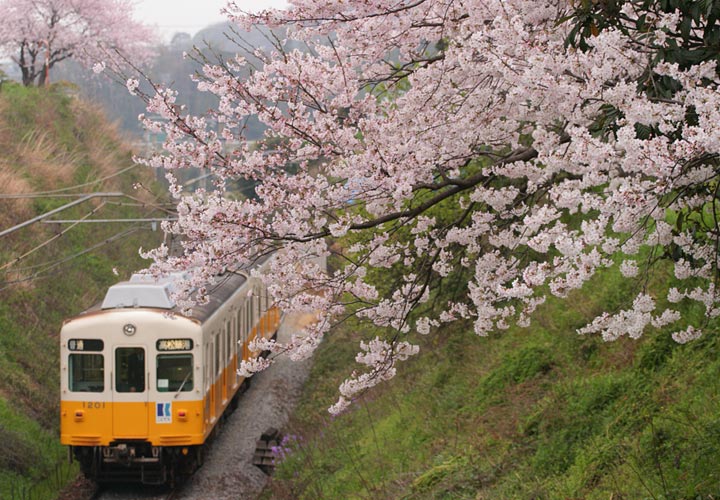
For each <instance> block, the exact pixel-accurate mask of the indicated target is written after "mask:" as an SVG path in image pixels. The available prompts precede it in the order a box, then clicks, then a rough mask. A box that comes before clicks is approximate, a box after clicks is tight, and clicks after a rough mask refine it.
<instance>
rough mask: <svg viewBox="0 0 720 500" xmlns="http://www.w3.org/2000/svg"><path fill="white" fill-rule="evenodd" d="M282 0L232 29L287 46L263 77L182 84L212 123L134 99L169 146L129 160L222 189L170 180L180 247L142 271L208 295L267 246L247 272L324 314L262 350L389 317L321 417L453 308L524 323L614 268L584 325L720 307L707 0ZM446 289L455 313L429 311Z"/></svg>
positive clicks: (481, 330) (633, 323) (307, 347)
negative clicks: (325, 267)
mask: <svg viewBox="0 0 720 500" xmlns="http://www.w3.org/2000/svg"><path fill="white" fill-rule="evenodd" d="M291 3H292V8H291V9H290V10H288V11H279V12H266V13H263V14H261V15H255V16H253V15H248V14H244V13H242V12H240V11H239V10H238V9H237V7H235V6H234V5H232V4H231V7H230V11H231V19H232V20H234V21H235V22H236V23H237V24H238V26H239V27H240V28H242V29H247V30H249V29H251V27H252V25H253V24H254V23H262V24H265V25H269V26H270V27H281V26H282V27H285V28H287V29H288V30H289V38H290V39H294V40H296V41H301V42H302V43H303V44H304V47H305V48H304V49H302V50H301V49H298V48H290V47H298V46H297V45H294V46H290V45H289V42H288V41H280V40H276V47H275V50H274V51H272V52H270V53H266V54H259V53H258V54H256V56H258V57H261V62H260V63H258V62H256V61H252V62H249V61H247V60H246V59H244V58H243V57H237V58H235V59H234V60H228V61H222V62H220V63H219V64H215V65H210V64H208V65H206V66H205V67H204V68H203V75H201V76H200V77H199V78H198V81H199V83H198V87H199V88H200V89H201V90H204V91H208V92H212V93H213V94H215V95H216V96H217V97H218V99H219V102H220V104H219V106H218V108H217V110H214V111H213V113H212V116H213V118H214V119H215V120H217V122H218V123H219V124H220V125H221V129H220V132H216V131H214V130H213V129H211V128H209V127H208V126H207V121H206V119H205V118H202V117H193V116H185V115H184V114H183V111H182V109H181V108H179V107H177V106H175V105H174V103H175V99H176V94H175V93H174V92H173V91H172V90H170V89H164V88H157V87H156V90H157V92H156V93H155V94H154V95H148V96H146V98H147V101H148V104H149V106H148V109H149V110H150V111H151V112H153V113H156V114H158V115H160V116H161V117H162V119H163V121H161V122H151V121H149V120H147V121H146V126H148V127H150V128H155V129H158V130H160V129H162V130H164V131H165V132H166V133H167V141H166V143H165V153H164V154H161V155H157V156H155V157H153V158H150V159H148V160H145V162H146V163H147V164H149V165H153V166H158V167H165V168H170V169H178V168H185V167H190V166H193V167H201V168H206V169H208V170H209V171H210V172H212V173H213V174H214V175H215V178H216V189H215V190H214V191H212V192H199V193H196V194H194V195H192V196H186V195H183V194H182V189H181V186H179V185H177V184H174V185H173V192H174V194H175V195H176V196H177V198H178V208H179V215H180V219H179V221H178V222H177V223H175V224H172V225H168V226H167V229H168V230H170V231H172V232H175V233H178V234H181V235H182V236H183V237H184V239H185V241H184V253H183V255H181V256H171V255H169V253H168V251H167V249H166V248H160V249H157V250H155V251H152V252H150V255H151V256H153V257H154V258H155V259H156V261H157V262H156V265H155V267H154V269H155V272H166V271H169V270H171V269H174V268H183V269H188V268H189V269H191V271H192V276H193V278H192V280H191V281H190V282H189V283H187V290H188V291H189V290H190V289H191V288H192V287H194V286H197V287H200V295H199V300H202V296H203V294H204V293H205V292H206V290H207V288H202V287H204V286H206V284H207V283H208V282H212V281H213V280H214V279H216V278H215V275H216V274H217V273H218V272H219V271H221V270H222V269H223V268H225V267H226V266H237V265H249V264H250V263H252V262H253V261H254V260H255V259H257V258H258V257H259V256H261V255H263V254H267V253H269V252H275V251H277V253H276V259H275V265H274V267H273V271H272V272H271V273H270V274H269V275H268V276H265V277H264V279H265V280H266V281H267V282H268V284H269V286H270V289H271V291H272V292H273V294H274V296H275V297H277V298H278V300H279V301H280V303H281V304H280V305H281V307H282V308H284V309H286V310H304V311H313V312H314V311H319V312H320V313H321V316H322V318H323V321H321V322H320V323H318V324H317V325H314V326H313V327H311V328H309V329H308V330H307V331H306V332H305V335H301V336H297V337H295V338H293V339H292V340H291V341H290V342H289V343H288V344H285V345H279V344H268V345H262V346H258V347H261V348H264V349H271V350H273V351H274V352H281V351H285V350H287V351H289V352H290V353H291V355H292V356H294V357H302V356H305V355H307V354H308V353H310V352H312V350H313V348H314V347H316V346H317V345H318V343H319V342H320V340H321V338H322V336H323V335H324V334H325V333H326V332H327V331H328V330H329V327H330V324H331V323H332V321H333V320H336V319H338V318H341V317H342V316H343V315H346V314H356V315H358V316H361V317H365V318H367V319H369V320H371V321H373V322H374V323H376V324H377V325H380V326H385V327H387V328H388V332H389V333H388V336H387V338H385V339H376V340H375V341H373V342H369V343H362V344H361V345H360V347H361V353H360V354H358V356H357V358H356V359H357V361H358V362H360V363H361V364H365V365H367V366H368V369H367V371H365V372H362V373H355V372H354V373H353V375H352V376H351V377H350V378H349V379H348V380H347V381H346V382H345V383H344V384H343V385H342V386H341V388H340V392H341V397H340V399H339V401H338V403H337V404H336V405H335V406H334V407H333V408H332V411H341V410H342V409H343V408H345V407H346V406H347V405H348V404H349V401H351V400H352V398H354V397H355V396H356V395H357V394H358V393H359V392H361V391H363V390H365V389H367V388H368V387H371V386H372V385H374V384H375V383H377V382H378V381H380V380H384V379H387V378H388V377H391V376H393V374H394V371H395V363H396V361H397V360H399V359H404V358H406V357H407V356H410V355H412V354H414V353H415V352H417V347H415V346H413V345H412V344H411V343H410V342H408V339H409V338H410V337H411V336H412V335H413V333H420V334H426V333H428V332H429V331H430V330H431V328H433V327H438V326H440V325H442V324H443V323H447V322H451V321H454V320H457V319H459V318H472V319H473V320H474V325H475V331H476V333H477V334H478V335H486V334H487V333H489V332H491V331H494V330H498V329H503V328H506V327H507V326H508V325H509V324H510V323H511V322H517V323H519V324H521V325H527V324H529V322H530V315H531V313H532V312H533V311H534V310H535V308H536V307H537V306H538V305H539V304H540V303H542V302H543V301H544V299H545V297H546V296H547V295H548V294H554V295H556V296H560V297H566V296H567V295H568V293H569V292H570V291H572V290H576V289H579V288H581V287H582V286H583V284H584V283H586V282H587V281H588V279H590V278H591V277H592V276H593V275H594V274H595V273H597V272H598V271H600V270H602V269H605V268H609V267H613V266H618V267H619V268H620V270H621V272H622V273H623V275H625V276H626V277H627V278H628V279H632V280H635V281H636V285H637V296H636V299H635V301H634V302H633V304H632V305H629V307H628V308H627V309H625V310H620V311H609V312H607V313H605V314H603V315H601V316H600V317H599V318H597V319H596V320H595V321H594V322H592V323H591V324H589V325H587V326H586V327H585V328H583V329H581V330H580V333H600V334H601V335H602V336H603V338H605V339H607V340H611V339H616V338H618V337H619V336H621V335H629V336H630V337H633V338H635V337H638V336H640V335H642V333H643V332H644V331H645V330H646V329H647V328H653V327H661V326H664V325H668V324H676V325H677V330H676V332H675V333H674V334H673V337H674V338H675V339H676V340H677V341H679V342H686V341H688V340H691V339H693V338H697V337H698V336H699V335H701V332H702V326H703V325H702V324H697V323H695V324H693V323H689V322H688V319H687V318H683V317H681V314H680V313H679V312H678V311H677V310H675V309H673V308H672V304H673V303H677V302H680V301H698V302H700V303H701V304H702V305H703V306H704V307H705V310H706V317H708V318H710V317H716V316H718V315H719V314H720V307H718V306H719V305H720V304H719V303H718V294H717V289H716V281H717V277H718V248H719V247H720V222H719V220H720V217H719V216H718V215H719V213H718V208H719V207H718V200H717V194H718V186H720V184H718V182H717V181H718V179H717V176H718V148H719V147H720V135H719V134H720V128H718V127H717V123H718V121H719V120H720V115H718V110H720V94H719V93H718V69H717V57H718V43H717V41H718V34H719V33H720V32H719V31H718V27H717V23H716V22H715V21H716V19H717V9H718V7H717V6H716V2H712V1H707V0H701V1H697V2H687V1H686V2H674V1H672V0H657V1H652V0H628V1H624V2H623V1H621V0H616V1H613V2H590V1H584V0H583V1H578V2H566V1H563V0H544V1H540V2H539V1H537V0H463V1H457V0H398V1H395V2H390V3H388V2H385V1H366V2H344V1H341V0H337V1H328V2H315V1H310V0H307V1H306V0H295V1H293V2H291ZM248 67H249V68H251V73H252V74H251V76H250V77H249V78H246V77H244V76H242V77H241V76H240V75H244V74H246V73H244V72H245V71H246V70H247V69H248ZM129 86H130V88H131V89H133V90H135V89H136V88H137V82H135V81H134V80H130V81H129ZM255 115H256V116H258V117H259V119H260V120H261V121H262V122H263V123H264V124H265V125H266V126H267V132H266V137H267V139H268V141H267V142H266V145H264V146H262V145H261V146H260V147H259V148H257V147H254V146H252V145H250V144H248V143H247V142H245V141H244V137H245V136H244V134H245V129H244V124H245V123H247V120H248V119H249V117H251V116H255ZM228 144H229V145H230V146H226V145H228ZM238 178H240V179H247V180H254V181H257V182H258V186H257V187H256V189H255V194H256V196H254V197H252V198H250V199H246V200H238V199H236V197H235V196H233V195H232V193H229V192H228V191H227V190H226V186H227V185H228V181H230V180H235V179H238ZM332 238H340V241H341V246H339V247H338V246H337V245H335V246H328V245H327V240H328V239H332ZM343 245H344V246H343ZM333 252H335V253H337V254H338V258H340V259H342V260H343V262H344V263H345V265H344V266H342V267H341V268H340V269H339V270H335V271H333V272H332V273H331V274H330V275H323V274H322V273H320V272H319V269H318V266H317V265H316V262H317V258H325V257H327V256H329V255H330V254H331V253H333ZM661 259H665V260H668V261H670V262H671V264H672V266H673V268H674V272H675V276H676V278H677V279H679V280H682V281H683V282H684V283H686V286H684V287H681V288H671V289H669V290H667V294H666V296H664V297H653V296H650V294H649V293H648V292H647V289H646V287H645V285H646V281H645V279H644V277H645V276H646V273H647V272H648V270H650V269H651V268H652V267H653V266H654V265H656V264H657V262H658V261H659V260H661ZM378 270H379V271H378ZM378 272H382V273H383V277H384V279H383V281H382V284H381V285H376V283H377V280H376V279H371V277H372V276H376V275H377V273H378ZM441 287H451V288H452V289H453V290H454V299H453V300H451V301H450V302H448V303H442V304H439V303H435V298H436V297H437V293H436V291H437V290H439V289H440V288H441ZM318 290H321V291H322V293H317V291H318ZM659 301H661V302H662V304H663V305H661V306H658V303H659ZM187 304H188V305H190V304H191V302H187ZM269 362H270V360H260V361H258V362H255V363H252V364H246V365H245V366H244V370H245V371H247V372H252V371H254V370H257V369H261V368H263V367H265V366H267V363H269Z"/></svg>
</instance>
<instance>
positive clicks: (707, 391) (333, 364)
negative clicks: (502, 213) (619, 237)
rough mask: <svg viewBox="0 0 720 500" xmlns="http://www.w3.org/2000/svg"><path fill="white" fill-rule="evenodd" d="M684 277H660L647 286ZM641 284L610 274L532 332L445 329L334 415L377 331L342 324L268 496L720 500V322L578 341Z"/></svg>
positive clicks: (549, 307)
mask: <svg viewBox="0 0 720 500" xmlns="http://www.w3.org/2000/svg"><path fill="white" fill-rule="evenodd" d="M672 281H673V279H672V277H671V274H670V273H668V272H666V270H665V269H657V270H656V272H655V274H654V276H653V277H652V279H651V281H650V287H651V288H652V289H658V288H662V287H665V286H667V285H668V284H671V283H672ZM632 289H633V285H632V284H631V283H627V282H625V281H623V280H622V279H621V278H620V276H619V273H617V272H606V273H604V274H602V275H600V276H598V277H596V278H595V279H594V280H593V281H592V282H591V283H590V284H589V285H588V286H586V287H585V288H584V289H583V290H581V291H579V292H578V293H576V294H574V295H573V296H572V297H571V298H570V299H569V300H568V301H560V300H558V299H554V300H551V301H548V303H546V304H544V305H543V306H542V307H541V308H539V309H538V311H537V312H536V313H535V315H534V321H533V323H532V325H531V326H530V327H529V328H527V329H520V328H511V329H510V330H509V331H507V332H505V333H501V334H495V335H492V336H490V337H488V338H480V337H477V336H476V335H475V334H474V333H472V325H471V324H466V325H453V326H451V327H448V328H446V329H444V330H442V331H436V332H433V333H432V334H431V335H430V336H428V337H426V338H424V339H423V340H422V346H421V354H420V355H419V356H418V357H417V358H416V359H413V360H411V361H408V362H406V363H405V364H404V365H403V366H402V367H401V368H400V369H399V374H398V376H397V377H396V378H395V379H393V380H392V381H391V382H389V383H386V384H384V385H382V386H381V387H378V388H376V389H375V390H373V391H371V392H369V393H366V394H365V396H364V397H362V398H361V399H359V400H357V401H355V403H354V406H353V407H351V409H350V411H349V412H348V413H346V414H343V415H341V416H340V417H339V418H331V417H330V415H329V414H328V413H327V412H326V411H325V409H326V408H327V407H328V406H329V405H331V404H332V403H333V402H334V400H335V398H337V386H338V384H339V383H340V382H341V381H342V379H343V378H345V377H346V376H347V375H348V370H349V368H348V366H351V365H352V363H353V357H354V355H355V346H356V345H357V342H358V341H359V340H361V339H366V340H367V339H369V338H373V337H375V336H376V335H378V333H379V332H378V331H377V330H374V329H373V328H370V327H368V326H366V325H357V324H349V323H346V324H344V325H343V326H341V327H340V328H339V329H337V330H336V331H335V332H334V333H333V335H332V336H331V337H330V339H329V340H328V341H327V342H325V344H324V345H323V346H322V347H321V349H320V352H319V354H318V355H317V356H316V360H315V366H314V370H313V372H312V374H311V378H310V381H309V383H308V384H307V386H306V393H305V396H304V402H303V403H302V404H301V408H300V410H299V411H298V413H297V415H296V417H295V420H294V423H293V424H292V426H291V428H290V429H288V430H287V434H286V438H285V441H284V443H283V445H282V446H281V447H280V448H279V450H278V454H277V455H278V457H277V458H278V462H279V463H280V465H279V468H278V469H277V471H276V474H275V476H274V479H273V481H272V483H271V487H270V488H269V490H268V491H267V492H266V494H265V496H264V498H265V499H268V500H269V499H297V498H303V499H337V498H344V499H351V498H366V499H368V498H373V499H374V498H383V499H391V498H393V499H394V498H397V499H400V498H402V499H530V498H533V499H603V500H607V499H614V500H618V499H640V498H652V499H708V500H709V499H712V498H718V497H717V494H718V492H720V474H719V473H718V470H717V464H718V463H720V440H719V439H718V437H719V436H720V417H719V416H718V404H719V403H720V401H719V400H718V397H719V395H720V361H719V360H718V357H717V353H718V348H719V347H720V339H719V338H718V336H717V334H716V332H717V330H718V329H717V323H714V324H710V325H708V327H707V331H708V332H715V333H710V334H709V335H706V336H705V337H703V338H701V339H700V340H698V341H695V342H691V343H688V344H686V345H680V344H677V343H675V342H674V341H673V340H672V339H671V338H670V333H669V332H670V330H669V329H667V330H663V331H656V332H653V333H652V334H649V335H646V336H645V337H643V338H642V339H640V340H631V339H628V338H623V339H621V340H618V341H616V342H612V343H606V342H603V340H602V339H601V338H599V337H596V336H580V335H578V334H577V333H576V329H577V328H579V327H581V326H583V325H584V324H586V322H587V321H588V320H590V319H591V318H592V317H594V315H597V314H598V313H600V312H602V311H604V310H616V309H617V308H624V307H626V306H627V301H631V300H632V297H633V294H632V291H633V290H632ZM693 312H694V313H696V314H697V315H698V316H701V315H702V310H697V311H693Z"/></svg>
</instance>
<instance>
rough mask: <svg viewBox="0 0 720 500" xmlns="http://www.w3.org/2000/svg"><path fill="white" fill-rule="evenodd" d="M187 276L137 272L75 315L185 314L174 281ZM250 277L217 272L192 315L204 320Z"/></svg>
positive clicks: (240, 272) (242, 273) (235, 272)
mask: <svg viewBox="0 0 720 500" xmlns="http://www.w3.org/2000/svg"><path fill="white" fill-rule="evenodd" d="M271 256H272V254H266V255H263V256H262V257H260V258H258V259H257V260H256V261H255V266H254V267H262V266H263V265H264V264H265V263H266V262H267V261H268V260H269V259H270V257H271ZM185 277H186V275H185V273H173V274H171V275H168V276H166V277H163V278H154V277H152V276H150V275H147V274H134V275H132V277H131V278H130V279H129V280H128V281H121V282H119V283H116V284H114V285H112V286H110V288H109V289H108V291H107V293H106V295H105V298H104V299H103V301H102V302H100V303H98V304H96V305H95V306H93V307H91V308H90V309H88V310H86V311H84V312H83V313H81V314H80V315H78V316H76V318H78V317H82V316H85V315H88V314H97V313H100V312H104V311H118V310H140V309H145V310H155V311H158V310H159V311H165V312H168V313H171V314H178V315H180V316H184V315H183V314H182V311H181V309H180V308H179V307H178V306H177V305H176V304H175V303H174V301H173V299H172V293H173V291H174V290H175V283H177V282H178V281H179V280H182V279H184V278H185ZM247 281H248V274H247V273H246V272H245V271H243V270H233V271H226V272H224V273H223V274H220V275H218V276H216V281H215V283H212V284H208V285H207V289H208V295H207V302H205V303H204V304H195V305H194V306H192V308H191V314H190V315H189V316H188V317H189V319H193V320H195V321H198V322H200V323H204V322H205V321H206V320H207V319H208V318H209V317H210V316H212V314H213V313H214V312H215V311H217V309H218V308H219V307H220V306H221V305H222V304H224V303H225V302H226V301H227V300H228V299H229V298H230V296H232V294H234V293H235V292H236V291H237V290H238V289H239V288H240V287H242V286H243V285H244V284H245V283H246V282H247ZM72 319H74V318H70V319H68V321H70V320H72Z"/></svg>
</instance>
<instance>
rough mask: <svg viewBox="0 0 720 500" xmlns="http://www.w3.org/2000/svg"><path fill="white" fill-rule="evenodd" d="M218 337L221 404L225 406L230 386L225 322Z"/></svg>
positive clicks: (227, 326) (227, 329) (228, 326)
mask: <svg viewBox="0 0 720 500" xmlns="http://www.w3.org/2000/svg"><path fill="white" fill-rule="evenodd" d="M220 336H221V337H222V338H221V340H220V344H221V345H222V350H221V351H220V380H222V389H221V390H222V402H223V404H225V403H226V402H227V400H228V386H229V385H230V384H229V382H228V377H227V375H226V371H227V370H228V362H227V358H228V350H229V349H228V347H229V346H228V344H229V342H228V340H229V338H228V337H229V336H230V325H229V323H228V322H227V321H226V322H225V327H224V328H223V329H222V330H221V331H220Z"/></svg>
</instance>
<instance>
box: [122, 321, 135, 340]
mask: <svg viewBox="0 0 720 500" xmlns="http://www.w3.org/2000/svg"><path fill="white" fill-rule="evenodd" d="M136 330H137V328H135V325H133V324H132V323H128V324H127V325H125V326H123V333H124V334H125V335H127V336H128V337H130V336H131V335H135V331H136Z"/></svg>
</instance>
